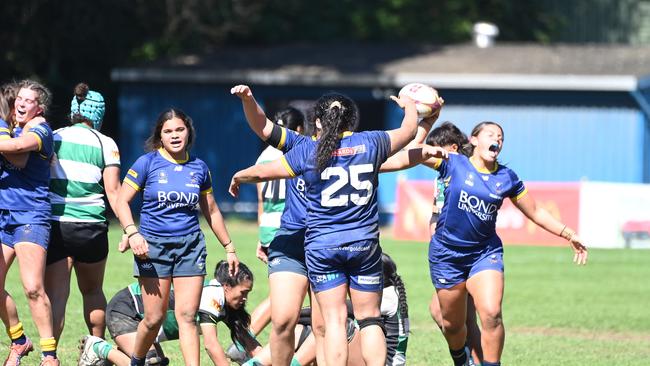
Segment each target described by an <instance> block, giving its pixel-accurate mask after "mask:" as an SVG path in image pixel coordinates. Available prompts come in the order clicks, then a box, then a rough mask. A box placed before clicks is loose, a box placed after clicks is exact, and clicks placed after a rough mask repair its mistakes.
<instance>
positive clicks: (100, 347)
mask: <svg viewBox="0 0 650 366" xmlns="http://www.w3.org/2000/svg"><path fill="white" fill-rule="evenodd" d="M112 349H113V346H111V344H110V343H108V342H106V341H103V342H97V343H95V344H93V351H95V353H96V354H98V355H99V357H100V358H101V359H102V360H108V354H109V353H110V352H111V350H112Z"/></svg>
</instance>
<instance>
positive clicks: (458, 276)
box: [429, 235, 503, 288]
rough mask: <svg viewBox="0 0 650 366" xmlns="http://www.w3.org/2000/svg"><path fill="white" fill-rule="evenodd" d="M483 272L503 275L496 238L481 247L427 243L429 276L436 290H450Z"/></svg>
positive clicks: (501, 257)
mask: <svg viewBox="0 0 650 366" xmlns="http://www.w3.org/2000/svg"><path fill="white" fill-rule="evenodd" d="M485 270H495V271H499V272H503V245H502V244H501V240H500V239H499V238H498V237H494V238H493V239H490V240H488V241H487V242H485V243H482V245H481V246H478V247H477V246H471V247H463V246H447V245H444V244H442V243H440V242H439V241H438V240H436V237H435V235H434V236H433V237H432V238H431V242H430V243H429V274H430V275H431V282H432V283H433V286H435V287H436V288H451V287H454V286H456V285H458V284H459V283H463V282H466V281H467V279H468V278H470V277H472V276H473V275H475V274H477V273H478V272H481V271H485Z"/></svg>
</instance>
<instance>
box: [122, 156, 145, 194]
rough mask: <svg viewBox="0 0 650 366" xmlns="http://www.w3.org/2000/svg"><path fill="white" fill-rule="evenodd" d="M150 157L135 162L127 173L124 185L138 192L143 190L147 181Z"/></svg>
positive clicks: (140, 158) (142, 157) (143, 157)
mask: <svg viewBox="0 0 650 366" xmlns="http://www.w3.org/2000/svg"><path fill="white" fill-rule="evenodd" d="M148 160H149V155H148V154H147V155H143V156H141V157H139V158H138V160H136V161H135V163H134V164H133V166H131V169H129V170H128V171H127V172H126V177H124V184H128V185H130V186H131V187H133V188H134V189H135V190H136V191H140V190H142V188H143V187H144V184H145V183H146V180H147V174H148V173H149V172H148V171H147V170H148V169H147V168H148V165H149V164H148Z"/></svg>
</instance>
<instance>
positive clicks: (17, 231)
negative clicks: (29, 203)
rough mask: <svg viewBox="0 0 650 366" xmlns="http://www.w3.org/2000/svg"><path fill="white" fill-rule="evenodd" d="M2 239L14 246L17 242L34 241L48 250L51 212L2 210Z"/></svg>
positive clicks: (9, 245)
mask: <svg viewBox="0 0 650 366" xmlns="http://www.w3.org/2000/svg"><path fill="white" fill-rule="evenodd" d="M0 240H1V241H2V244H4V245H6V246H8V247H11V248H13V247H14V245H15V244H16V243H21V242H27V243H34V244H37V245H38V246H40V247H43V249H45V250H47V245H48V243H49V241H50V212H49V211H21V210H0Z"/></svg>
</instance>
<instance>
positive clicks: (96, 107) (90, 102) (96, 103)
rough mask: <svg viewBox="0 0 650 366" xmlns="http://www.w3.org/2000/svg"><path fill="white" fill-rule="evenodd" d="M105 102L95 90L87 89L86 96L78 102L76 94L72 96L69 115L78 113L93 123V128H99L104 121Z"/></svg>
mask: <svg viewBox="0 0 650 366" xmlns="http://www.w3.org/2000/svg"><path fill="white" fill-rule="evenodd" d="M105 112H106V104H105V103H104V97H103V96H102V95H101V94H99V93H98V92H96V91H92V90H89V91H88V94H86V98H85V99H83V100H82V101H81V103H79V100H78V98H77V96H74V97H72V103H71V104H70V117H73V116H74V115H76V114H79V115H81V116H83V117H85V118H87V119H88V120H89V121H91V122H92V123H93V128H94V129H96V130H99V129H100V128H101V127H102V122H103V121H104V113H105Z"/></svg>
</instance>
